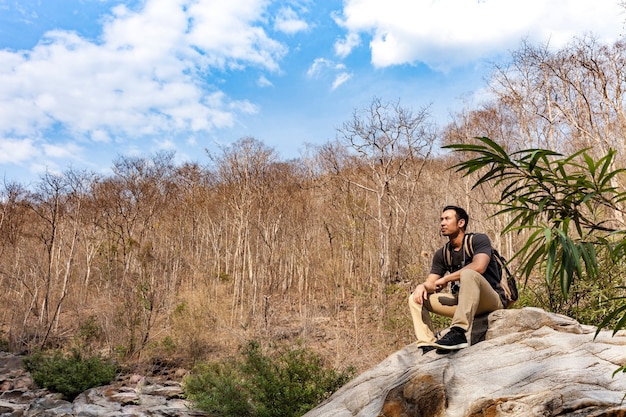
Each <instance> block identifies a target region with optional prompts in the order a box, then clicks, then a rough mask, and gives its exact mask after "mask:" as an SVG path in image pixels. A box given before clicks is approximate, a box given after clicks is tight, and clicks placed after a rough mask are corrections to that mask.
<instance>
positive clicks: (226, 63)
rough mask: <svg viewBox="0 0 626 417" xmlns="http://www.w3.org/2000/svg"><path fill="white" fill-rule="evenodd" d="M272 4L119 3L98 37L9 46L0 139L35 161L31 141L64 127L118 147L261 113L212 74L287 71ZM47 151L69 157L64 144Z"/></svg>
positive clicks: (0, 73) (213, 0) (2, 53)
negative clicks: (269, 30) (269, 21)
mask: <svg viewBox="0 0 626 417" xmlns="http://www.w3.org/2000/svg"><path fill="white" fill-rule="evenodd" d="M267 5H268V2H267V1H266V0H239V1H237V2H222V1H218V0H146V1H145V3H144V5H143V8H142V9H140V10H138V11H134V10H130V9H129V8H127V7H126V6H123V5H121V6H116V7H115V8H114V9H113V10H112V13H111V15H110V16H108V17H107V18H106V19H105V20H104V23H103V27H102V36H101V38H100V39H99V40H98V41H97V42H95V41H92V40H88V39H85V38H82V37H80V36H79V35H77V34H76V33H75V32H69V31H63V30H55V31H50V32H48V33H46V34H45V37H44V38H43V39H42V40H41V41H40V42H39V44H38V45H37V46H35V47H34V48H33V49H32V50H25V51H18V52H13V51H10V50H0V136H11V137H13V139H11V140H8V139H4V140H3V141H2V144H1V145H0V146H2V148H1V149H7V152H3V155H12V157H11V159H12V160H15V159H19V158H28V156H27V154H28V153H29V152H27V151H26V150H27V149H30V150H31V151H32V149H33V147H34V144H33V142H32V140H29V139H27V138H28V137H33V136H38V137H42V135H45V132H46V131H47V130H50V129H56V128H58V127H61V128H62V129H63V130H64V131H66V132H69V134H70V135H73V136H74V137H76V138H81V139H85V138H87V139H89V140H92V141H95V142H98V143H108V142H110V141H111V138H112V137H120V136H122V137H131V138H138V137H141V136H143V135H165V134H167V133H179V132H183V131H187V132H198V131H210V130H212V129H215V128H224V127H229V126H232V125H233V123H234V120H235V118H236V117H237V115H238V114H248V113H254V112H256V111H257V109H256V107H255V106H254V105H253V104H251V103H249V102H248V101H247V100H239V101H235V100H232V99H231V98H229V97H228V96H226V95H225V94H224V93H223V92H222V91H219V90H218V89H217V87H216V83H214V82H213V80H212V79H211V74H212V73H213V72H215V71H218V72H219V71H226V70H229V69H237V68H244V67H247V66H255V67H260V68H263V69H266V70H270V71H276V70H278V69H279V61H280V60H281V59H282V58H283V56H284V55H285V53H286V52H287V48H286V47H285V46H284V45H283V44H281V43H279V42H277V41H275V40H273V39H271V38H270V37H269V36H268V35H267V34H266V32H265V30H264V29H263V27H262V24H264V23H265V22H264V21H263V19H264V17H263V14H264V12H265V8H266V7H267ZM8 148H10V149H8ZM42 149H43V148H42ZM43 153H44V154H45V155H47V156H50V157H55V158H60V157H63V156H64V155H63V153H62V152H60V150H59V149H57V148H55V147H54V146H48V147H47V148H46V149H45V150H44V151H43ZM13 155H19V156H18V157H14V156H13ZM31 155H32V152H31Z"/></svg>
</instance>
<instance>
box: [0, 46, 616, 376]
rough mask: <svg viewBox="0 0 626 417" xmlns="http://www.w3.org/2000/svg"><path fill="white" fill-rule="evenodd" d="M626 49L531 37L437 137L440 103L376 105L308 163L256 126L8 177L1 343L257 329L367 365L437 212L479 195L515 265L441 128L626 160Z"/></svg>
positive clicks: (194, 353) (196, 343) (166, 353)
mask: <svg viewBox="0 0 626 417" xmlns="http://www.w3.org/2000/svg"><path fill="white" fill-rule="evenodd" d="M623 47H624V45H623V44H622V43H617V44H615V45H612V46H605V45H598V44H597V43H596V42H595V41H594V40H593V39H582V40H578V41H576V42H575V43H573V44H572V45H570V46H569V47H568V48H566V49H564V50H562V51H556V52H549V51H548V50H547V49H543V48H537V47H531V46H529V45H524V46H523V47H522V48H521V49H520V50H519V51H517V52H516V53H515V54H514V55H513V61H512V65H511V66H509V67H506V68H496V71H495V72H494V75H493V79H492V81H491V83H490V86H491V87H492V88H493V93H494V95H493V98H492V100H490V101H489V102H487V103H481V104H480V105H476V106H474V108H471V109H468V110H467V111H466V112H463V113H461V114H457V115H456V116H455V117H454V120H453V122H452V123H450V124H449V125H448V126H447V127H446V128H445V129H444V131H443V133H441V134H440V133H438V132H437V130H436V129H435V127H434V126H433V125H432V121H431V119H430V116H429V113H428V108H423V109H420V110H419V111H418V112H413V111H410V110H408V109H405V108H403V107H402V106H400V105H399V104H398V103H386V102H383V101H381V100H379V99H374V100H373V101H372V103H371V104H370V105H369V106H368V107H366V108H364V109H362V110H358V111H356V112H355V114H354V118H353V120H351V121H348V122H346V123H345V124H344V126H342V127H341V128H340V129H338V139H337V141H335V142H332V143H329V144H327V145H325V146H322V147H320V148H317V149H311V150H310V152H309V154H308V155H306V156H303V157H302V158H300V159H297V160H291V161H282V160H280V159H279V158H278V155H277V154H276V152H275V151H274V150H273V149H271V148H268V147H266V146H265V145H264V144H263V143H261V142H259V141H257V140H255V139H253V138H244V139H241V140H240V141H238V142H237V143H235V144H234V145H232V146H230V147H227V148H224V149H222V150H220V151H219V152H215V153H208V154H207V156H206V159H205V161H202V162H198V163H188V164H184V165H176V164H174V163H173V155H172V154H156V155H152V156H147V157H143V158H134V157H132V158H131V157H121V158H119V159H118V160H117V161H115V162H114V164H113V174H112V175H110V176H107V177H101V176H96V175H94V174H92V173H88V172H76V171H71V170H70V171H67V172H65V173H62V174H52V173H48V174H45V175H43V176H41V178H40V180H39V181H38V182H37V184H35V185H34V187H32V188H28V189H27V188H26V187H25V186H23V185H21V184H19V183H5V184H4V187H3V189H2V190H0V194H1V200H0V201H1V204H0V289H1V290H0V305H2V309H0V325H1V326H2V327H1V329H2V333H0V340H2V341H4V342H5V344H6V345H7V346H6V347H7V348H9V349H11V350H14V351H24V350H31V349H34V348H38V347H54V346H66V347H67V346H71V345H76V344H79V345H81V346H83V347H85V346H87V347H89V348H90V349H94V350H96V351H99V352H103V353H106V354H115V355H116V356H117V357H119V358H121V359H124V360H146V359H150V358H166V359H167V360H171V361H174V362H178V363H180V364H182V365H185V366H189V365H190V364H192V363H193V362H195V361H197V360H200V359H207V358H215V357H223V356H226V355H231V354H232V353H234V352H235V350H236V349H237V347H238V346H239V345H240V344H242V343H244V342H245V341H247V340H258V341H260V342H261V343H264V344H269V343H273V342H279V341H284V342H288V343H296V342H298V341H299V342H301V343H303V344H305V345H307V346H310V347H312V348H313V349H315V350H316V351H318V352H320V353H321V354H322V355H323V356H324V357H325V358H327V359H328V361H329V364H331V365H335V366H345V365H354V366H355V367H356V368H357V369H358V370H364V369H366V368H367V367H370V366H372V365H374V364H376V363H378V362H379V361H380V360H382V359H383V358H384V357H386V356H387V355H389V354H390V353H392V352H393V351H395V350H397V349H400V348H402V347H404V346H405V345H406V344H408V343H411V342H412V340H413V335H412V330H411V329H412V326H411V323H410V317H409V315H408V311H407V307H406V300H407V297H408V295H409V294H410V292H411V290H412V289H413V286H414V285H416V284H417V283H418V282H419V281H420V280H421V279H422V278H423V277H424V276H425V275H426V273H427V272H428V270H429V267H430V260H431V256H432V253H433V251H434V250H436V249H437V248H438V247H440V246H441V245H442V244H443V243H444V241H443V239H442V238H441V237H439V236H438V228H437V224H438V219H439V214H440V210H441V208H442V207H443V206H444V205H446V204H458V205H462V206H464V207H467V208H468V209H469V212H470V216H471V221H470V229H471V230H474V231H482V232H485V233H487V234H488V235H489V236H490V237H491V238H492V240H493V242H494V245H495V246H496V247H497V248H498V249H499V250H500V252H501V253H503V254H504V255H506V256H507V257H510V256H511V255H512V254H513V253H514V252H515V250H516V249H517V246H516V245H517V241H516V239H518V238H517V237H515V236H500V233H499V232H500V230H501V229H502V226H503V224H505V223H506V222H507V221H508V219H502V218H490V217H489V216H490V215H491V214H492V213H494V212H495V211H496V208H495V207H493V206H491V205H490V204H489V203H488V202H490V201H496V200H497V196H498V192H497V190H495V189H493V188H479V189H472V184H473V180H472V179H471V178H461V177H460V176H459V175H458V174H456V173H455V172H454V171H451V170H449V169H448V168H449V167H450V166H451V165H453V163H454V160H453V159H452V157H451V156H446V155H443V154H441V153H440V152H439V140H442V141H443V142H444V143H450V142H464V141H469V140H472V139H471V138H472V137H474V136H489V137H491V138H492V139H494V140H496V141H498V142H500V143H503V144H505V145H506V146H508V147H509V149H513V150H514V149H519V148H523V147H533V146H543V147H548V148H553V149H559V150H562V151H563V152H567V151H570V150H571V149H578V148H580V147H581V146H592V147H593V148H594V149H595V150H597V151H598V152H599V153H601V152H602V151H603V150H605V149H606V148H607V147H613V148H616V149H618V150H619V152H620V158H621V159H620V161H623V157H624V154H623V147H624V142H623V141H624V139H623V138H624V120H626V118H625V117H624V116H625V114H624V111H623V108H622V104H623V103H622V101H623V99H622V97H621V95H620V94H621V91H624V87H625V86H624V85H623V84H624V83H625V82H626V81H625V79H624V77H623V74H622V71H623V68H625V67H626V66H625V65H624V64H625V62H624V61H625V57H624V56H623ZM616 186H621V184H616ZM539 275H540V271H538V276H539ZM538 282H541V280H539V281H538ZM541 285H542V284H540V283H539V284H537V286H536V287H534V288H533V291H534V292H535V293H537V294H539V295H537V296H536V298H535V300H541V297H540V293H541V288H542V287H541Z"/></svg>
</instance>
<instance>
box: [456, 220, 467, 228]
mask: <svg viewBox="0 0 626 417" xmlns="http://www.w3.org/2000/svg"><path fill="white" fill-rule="evenodd" d="M457 224H458V225H459V227H460V228H461V229H463V228H465V219H459V221H458V222H457Z"/></svg>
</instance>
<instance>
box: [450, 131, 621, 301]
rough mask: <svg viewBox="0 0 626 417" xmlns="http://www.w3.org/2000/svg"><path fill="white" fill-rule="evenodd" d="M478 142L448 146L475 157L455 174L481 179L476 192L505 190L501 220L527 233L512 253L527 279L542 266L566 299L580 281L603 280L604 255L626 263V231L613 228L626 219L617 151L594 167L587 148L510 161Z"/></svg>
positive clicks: (529, 153) (514, 156) (519, 155)
mask: <svg viewBox="0 0 626 417" xmlns="http://www.w3.org/2000/svg"><path fill="white" fill-rule="evenodd" d="M476 139H477V140H478V141H479V143H478V144H455V145H449V146H447V148H450V149H453V150H455V151H459V152H466V153H470V154H471V155H472V156H473V158H470V159H466V160H463V161H462V162H460V163H458V164H457V165H455V166H454V167H453V168H457V171H461V172H464V175H465V176H467V175H470V174H473V173H479V174H480V177H479V179H478V180H477V181H476V183H475V185H474V187H477V186H479V185H481V184H486V183H491V185H492V186H500V187H502V188H501V189H502V191H501V195H500V199H499V201H498V202H496V203H494V204H497V205H498V206H500V209H499V211H498V212H497V213H496V215H502V214H508V215H509V216H510V218H511V220H510V221H509V223H508V225H507V226H506V227H505V229H504V231H503V233H507V232H517V233H521V232H527V233H528V238H527V240H526V243H525V245H524V246H523V247H522V248H521V249H520V250H519V251H518V252H517V253H516V255H515V257H516V258H519V260H520V265H521V272H522V273H523V274H524V275H525V276H526V278H527V279H528V277H530V275H531V274H532V273H533V271H535V270H536V268H537V266H541V267H542V268H543V270H544V272H545V277H546V281H547V283H548V285H550V284H551V283H552V282H553V281H556V282H558V283H559V285H560V291H561V293H562V294H563V296H564V297H567V296H568V294H569V292H570V288H571V286H572V283H573V281H574V279H575V278H581V279H587V280H590V281H593V280H594V279H595V278H597V277H598V274H599V262H598V256H599V255H600V252H602V251H606V256H607V257H608V258H610V259H612V260H614V261H615V260H619V259H623V257H624V254H625V253H626V250H625V249H626V240H625V239H624V235H625V234H626V231H625V230H619V229H616V228H613V227H611V226H612V225H611V223H610V222H609V220H610V219H612V218H614V217H615V213H617V212H619V213H620V214H623V212H622V211H621V208H620V207H621V203H623V202H624V201H625V200H626V192H624V191H621V190H620V189H619V188H618V187H617V186H615V182H616V181H617V179H618V178H619V176H620V175H622V174H623V173H624V172H626V171H625V170H624V169H613V165H614V160H613V159H614V157H615V152H614V151H609V153H608V154H607V155H606V156H604V157H602V158H600V159H599V160H597V161H595V160H594V159H593V158H592V157H591V156H589V155H588V154H587V153H586V151H585V150H582V151H579V152H577V153H574V154H573V155H571V156H568V157H565V156H563V155H561V154H559V153H557V152H554V151H551V150H546V149H527V150H520V151H517V152H513V153H511V154H510V155H509V154H508V153H507V152H506V151H505V150H504V149H503V148H502V147H501V146H500V145H498V144H497V143H495V142H494V141H492V140H491V139H489V138H476Z"/></svg>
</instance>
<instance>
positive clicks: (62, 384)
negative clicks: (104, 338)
mask: <svg viewBox="0 0 626 417" xmlns="http://www.w3.org/2000/svg"><path fill="white" fill-rule="evenodd" d="M24 367H25V368H26V370H27V371H29V372H30V373H31V375H32V377H33V380H34V381H35V383H36V384H37V385H38V386H40V387H42V388H46V389H48V390H50V391H54V392H59V393H61V394H63V396H64V397H65V398H66V399H67V400H69V401H72V400H73V399H74V398H76V396H77V395H78V394H80V393H82V392H83V391H85V390H87V389H89V388H93V387H97V386H100V385H105V384H108V383H110V382H111V381H112V380H113V378H114V377H115V375H116V373H117V367H116V366H115V365H114V364H113V363H112V362H110V361H108V360H106V359H103V358H101V357H100V356H91V357H87V358H85V357H83V356H82V355H81V354H80V353H79V352H78V350H74V351H73V352H72V354H71V355H69V356H66V355H64V354H63V353H62V352H60V351H55V352H53V353H52V354H44V353H41V352H39V353H35V354H33V355H31V356H29V357H27V358H25V359H24Z"/></svg>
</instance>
